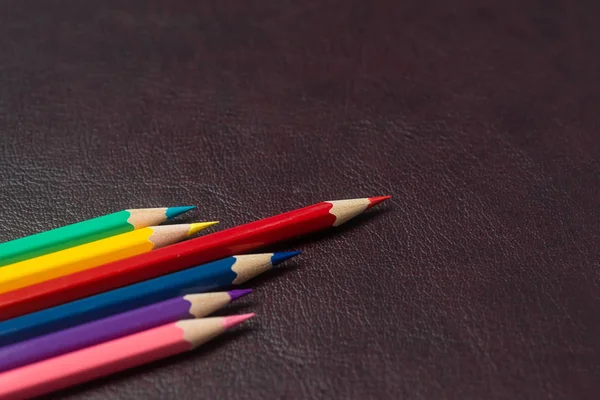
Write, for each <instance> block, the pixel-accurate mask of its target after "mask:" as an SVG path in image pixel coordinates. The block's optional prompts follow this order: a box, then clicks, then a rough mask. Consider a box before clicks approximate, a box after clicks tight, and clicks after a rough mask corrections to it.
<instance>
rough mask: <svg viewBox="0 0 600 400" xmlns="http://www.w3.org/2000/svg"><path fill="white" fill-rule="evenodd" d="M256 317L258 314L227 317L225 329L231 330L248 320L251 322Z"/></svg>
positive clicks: (224, 322)
mask: <svg viewBox="0 0 600 400" xmlns="http://www.w3.org/2000/svg"><path fill="white" fill-rule="evenodd" d="M255 315H256V314H254V313H251V314H241V315H231V316H229V317H225V319H224V321H223V328H225V329H231V328H233V327H234V326H236V325H239V324H241V323H242V322H244V321H246V320H249V319H250V318H252V317H254V316H255Z"/></svg>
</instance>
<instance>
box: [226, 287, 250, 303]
mask: <svg viewBox="0 0 600 400" xmlns="http://www.w3.org/2000/svg"><path fill="white" fill-rule="evenodd" d="M250 293H252V289H239V290H230V291H228V292H227V294H228V295H229V297H231V301H234V300H237V299H239V298H240V297H244V296H245V295H247V294H250Z"/></svg>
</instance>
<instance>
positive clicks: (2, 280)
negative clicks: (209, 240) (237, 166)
mask: <svg viewBox="0 0 600 400" xmlns="http://www.w3.org/2000/svg"><path fill="white" fill-rule="evenodd" d="M195 225H200V226H202V225H203V224H195ZM205 225H206V224H205ZM191 226H192V225H190V224H181V225H168V226H156V227H148V228H143V229H138V230H135V231H132V232H127V233H122V234H120V235H117V236H112V237H109V238H105V239H102V240H97V241H94V242H90V243H85V244H82V245H79V246H75V247H71V248H68V249H64V250H61V251H58V252H55V253H51V254H46V255H43V256H40V257H36V258H32V259H29V260H24V261H21V262H18V263H15V264H11V265H7V266H5V267H3V268H2V269H1V270H0V293H5V292H9V291H12V290H16V289H20V288H23V287H26V286H31V285H34V284H36V283H39V282H44V281H47V280H50V279H54V278H58V277H61V276H65V275H68V274H72V273H75V272H78V271H83V270H86V269H90V268H94V267H97V266H99V265H102V264H107V263H110V262H113V261H117V260H123V259H126V258H128V257H133V256H135V255H138V254H143V253H147V252H149V251H151V250H152V249H154V248H155V247H157V246H165V245H168V244H171V243H175V242H178V241H180V240H183V239H184V238H185V237H186V236H187V235H188V233H189V232H190V227H191Z"/></svg>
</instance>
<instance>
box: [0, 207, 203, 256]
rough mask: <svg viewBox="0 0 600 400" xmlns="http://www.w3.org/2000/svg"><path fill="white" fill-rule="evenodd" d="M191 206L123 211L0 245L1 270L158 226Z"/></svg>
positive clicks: (186, 210) (190, 208) (191, 208)
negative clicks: (3, 267) (47, 255)
mask: <svg viewBox="0 0 600 400" xmlns="http://www.w3.org/2000/svg"><path fill="white" fill-rule="evenodd" d="M194 208H196V207H194V206H181V207H169V208H140V209H133V210H123V211H119V212H116V213H112V214H108V215H104V216H102V217H97V218H93V219H89V220H87V221H82V222H78V223H76V224H72V225H67V226H63V227H61V228H56V229H52V230H49V231H46V232H41V233H37V234H35V235H31V236H26V237H23V238H20V239H16V240H11V241H9V242H5V243H0V266H3V265H8V264H14V263H16V262H19V261H23V260H28V259H30V258H34V257H39V256H42V255H44V254H49V253H54V252H55V251H60V250H63V249H67V248H69V247H74V246H79V245H80V244H84V243H88V242H93V241H96V240H100V239H104V238H107V237H110V236H115V235H119V234H121V233H125V232H130V231H133V230H135V229H140V228H145V227H147V226H153V225H159V224H161V223H163V222H165V221H166V220H169V219H171V218H175V217H176V216H178V215H181V214H183V213H185V212H188V211H190V210H193V209H194Z"/></svg>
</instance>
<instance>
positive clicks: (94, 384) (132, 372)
mask: <svg viewBox="0 0 600 400" xmlns="http://www.w3.org/2000/svg"><path fill="white" fill-rule="evenodd" d="M252 331H254V329H253V328H252V327H248V326H242V327H240V328H236V329H235V330H234V331H231V332H226V333H224V334H222V335H221V336H219V337H217V338H215V339H213V340H211V341H210V342H208V343H206V344H204V345H202V346H201V347H199V348H198V349H196V350H192V351H188V352H185V353H180V354H177V355H174V356H172V357H168V358H165V359H162V360H156V361H153V362H151V363H148V364H144V365H140V366H138V367H134V368H131V369H128V370H125V371H121V372H117V373H115V374H114V375H109V376H105V377H102V378H98V379H95V380H93V381H90V382H86V383H82V384H81V385H78V386H73V387H70V388H65V389H62V390H59V391H56V392H53V393H50V394H48V395H45V396H41V397H37V398H38V399H42V400H56V399H58V398H63V397H71V396H73V397H76V396H81V397H82V398H84V397H85V396H86V392H88V391H91V390H94V389H96V388H99V387H101V386H103V385H107V384H118V383H121V382H123V384H127V383H126V381H127V380H129V379H131V378H134V377H135V376H136V375H142V374H145V373H151V372H153V371H155V370H158V369H160V368H173V367H176V365H177V364H180V363H185V362H188V361H192V360H194V359H197V358H198V357H207V356H209V355H211V354H213V353H215V352H216V351H219V350H220V349H221V347H223V346H226V345H229V344H231V343H235V342H236V341H238V340H241V337H242V335H244V334H247V333H249V332H252Z"/></svg>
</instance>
